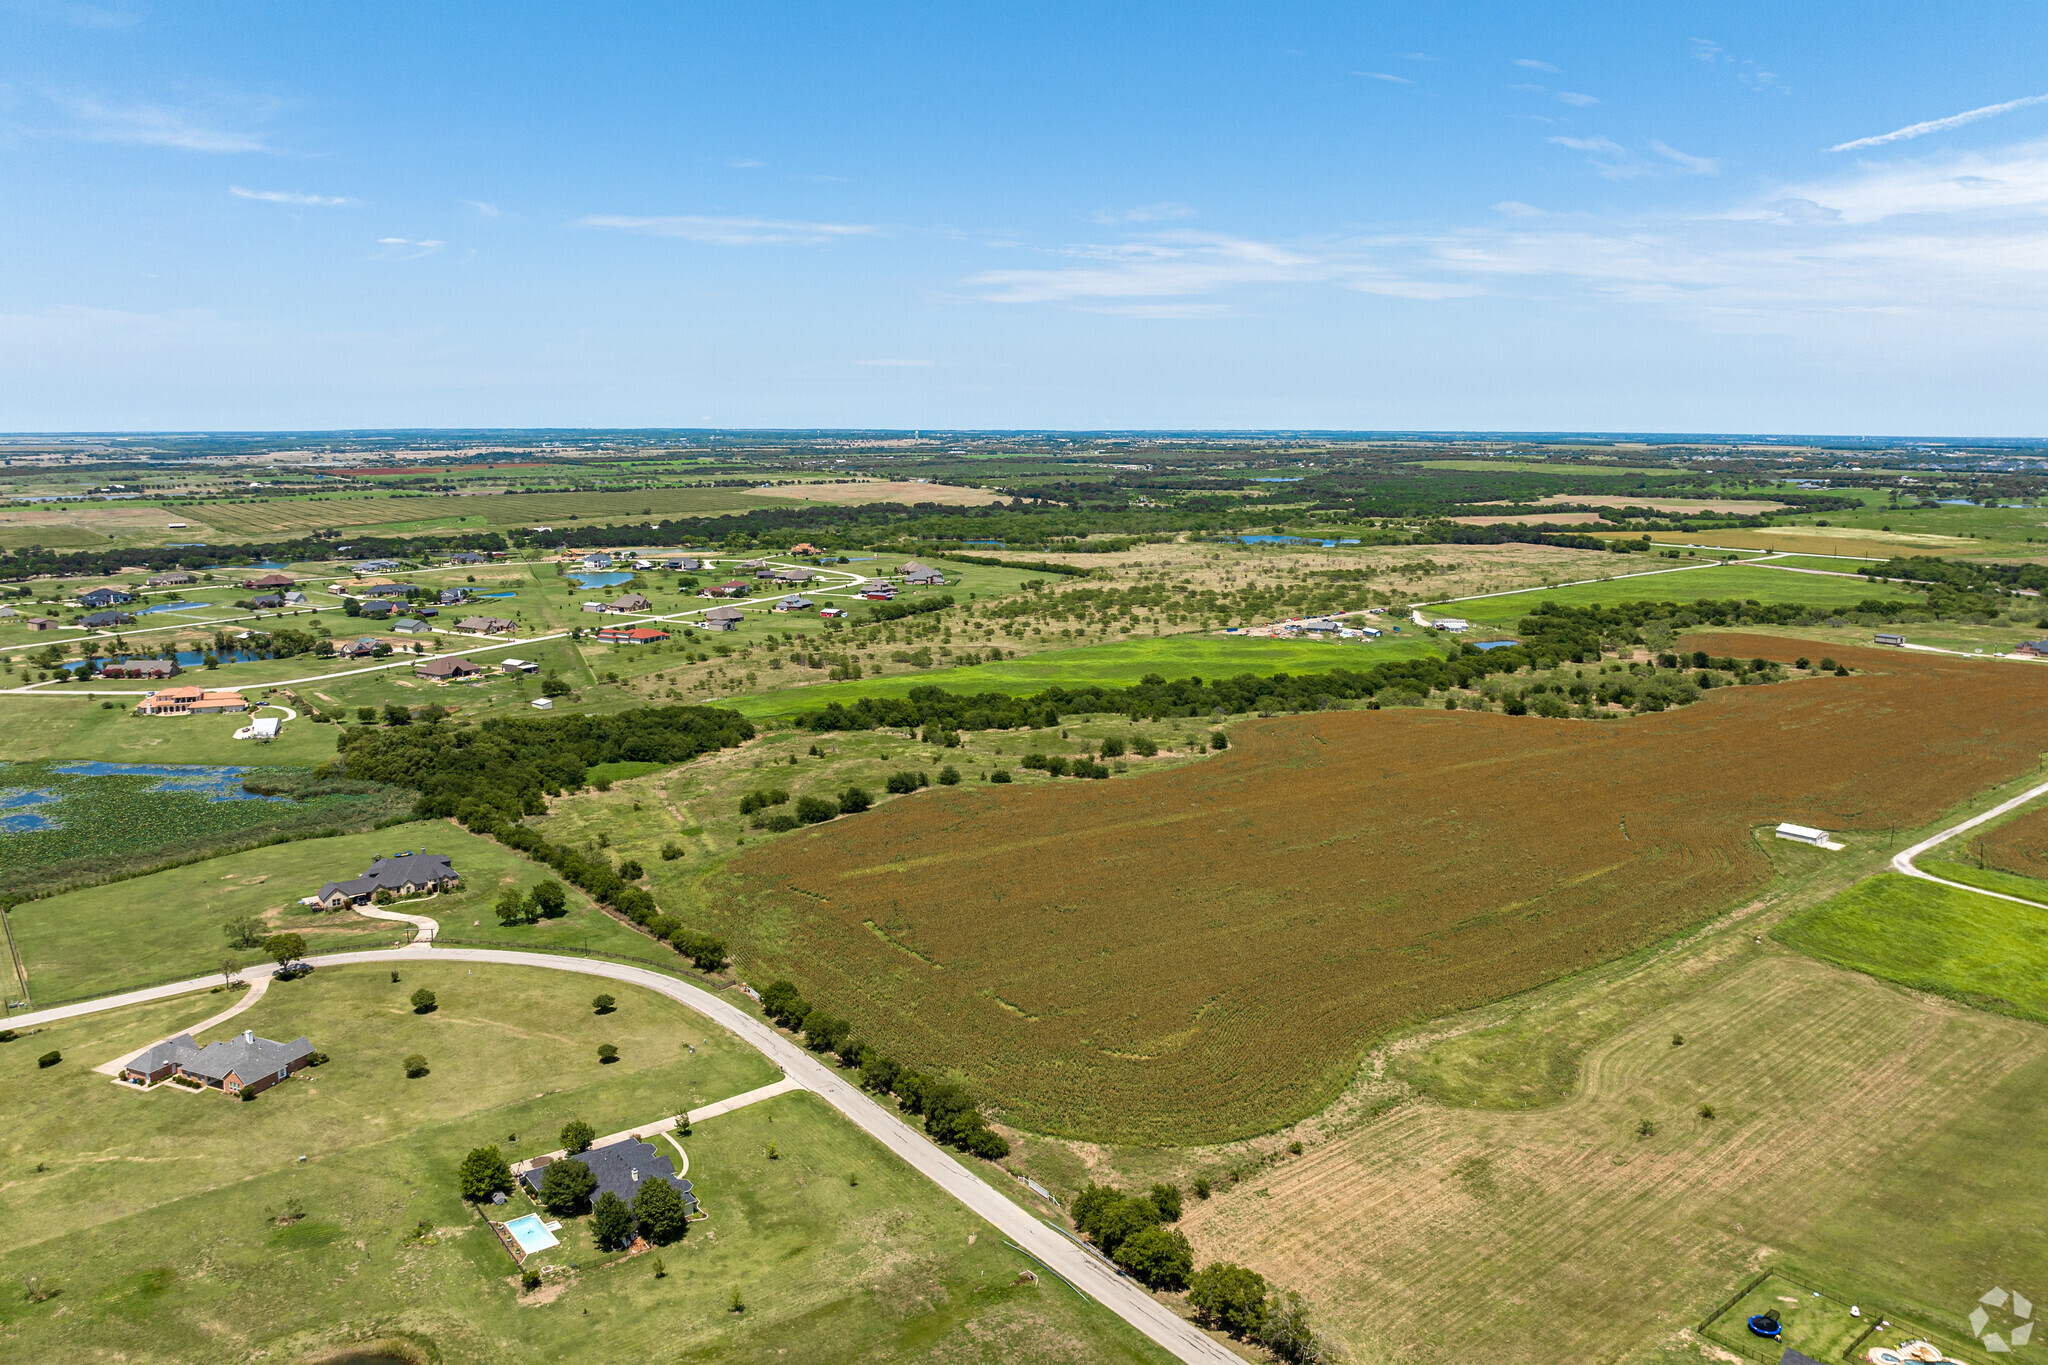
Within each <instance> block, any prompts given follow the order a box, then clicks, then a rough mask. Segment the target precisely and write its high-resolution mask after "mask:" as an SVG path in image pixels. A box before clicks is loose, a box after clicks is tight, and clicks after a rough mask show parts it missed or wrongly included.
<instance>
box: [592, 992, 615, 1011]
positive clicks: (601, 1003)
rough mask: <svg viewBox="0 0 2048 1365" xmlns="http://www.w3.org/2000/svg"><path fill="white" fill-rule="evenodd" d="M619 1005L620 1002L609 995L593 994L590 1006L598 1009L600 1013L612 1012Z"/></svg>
mask: <svg viewBox="0 0 2048 1365" xmlns="http://www.w3.org/2000/svg"><path fill="white" fill-rule="evenodd" d="M618 1007H619V1002H618V1001H616V1000H614V999H613V998H612V997H611V996H609V995H599V996H593V997H592V998H591V1001H590V1008H592V1009H594V1010H596V1011H597V1012H598V1013H599V1014H610V1013H611V1012H612V1011H613V1010H615V1009H617V1008H618Z"/></svg>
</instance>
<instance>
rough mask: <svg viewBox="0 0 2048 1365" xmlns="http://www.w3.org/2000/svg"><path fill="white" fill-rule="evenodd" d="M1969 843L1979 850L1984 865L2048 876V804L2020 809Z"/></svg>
mask: <svg viewBox="0 0 2048 1365" xmlns="http://www.w3.org/2000/svg"><path fill="white" fill-rule="evenodd" d="M1971 847H1972V848H1974V849H1976V850H1977V851H1978V852H1981V853H1982V855H1983V857H1984V863H1985V865H1986V866H1987V867H1996V868H2002V869H2004V870H2005V871H2007V872H2017V873H2018V874H2019V875H2020V876H2022V877H2040V878H2043V879H2044V880H2048V806H2043V807H2038V808H2036V809H2034V810H2029V811H2022V812H2021V813H2020V814H2019V815H2017V816H2015V817H2014V818H2012V819H2011V820H2008V821H2007V822H2006V823H2005V824H2003V825H2000V826H1999V827H1998V828H1997V829H1995V830H1993V831H1992V832H1991V833H1989V834H1986V835H1984V836H1983V837H1982V838H1981V839H1978V840H1974V841H1972V844H1971Z"/></svg>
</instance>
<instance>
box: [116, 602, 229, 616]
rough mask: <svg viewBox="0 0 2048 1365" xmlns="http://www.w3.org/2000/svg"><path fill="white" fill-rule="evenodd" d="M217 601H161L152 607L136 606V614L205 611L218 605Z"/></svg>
mask: <svg viewBox="0 0 2048 1365" xmlns="http://www.w3.org/2000/svg"><path fill="white" fill-rule="evenodd" d="M218 605H219V603H217V602H162V603H159V604H158V605H156V606H154V607H137V608H136V609H135V611H134V613H133V614H134V615H136V616H154V615H155V614H156V613H157V612H160V611H206V610H208V609H209V608H212V607H216V606H218Z"/></svg>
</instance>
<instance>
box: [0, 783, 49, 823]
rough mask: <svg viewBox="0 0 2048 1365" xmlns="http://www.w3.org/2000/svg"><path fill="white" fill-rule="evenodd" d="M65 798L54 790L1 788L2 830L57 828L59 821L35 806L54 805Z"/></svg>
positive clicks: (0, 821) (0, 814) (0, 819)
mask: <svg viewBox="0 0 2048 1365" xmlns="http://www.w3.org/2000/svg"><path fill="white" fill-rule="evenodd" d="M63 799H64V798H63V797H62V796H61V795H59V794H58V793H56V792H53V791H36V790H33V789H24V788H21V787H11V788H0V830H5V831H6V832H7V833H9V834H24V833H26V832H28V831H29V830H32V829H55V828H56V827H57V822H56V821H55V820H52V819H51V818H50V817H49V816H47V815H44V814H43V813H42V812H41V811H39V810H37V809H35V808H36V807H37V806H49V805H54V804H56V803H57V802H59V801H62V800H63Z"/></svg>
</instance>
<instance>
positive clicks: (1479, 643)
mask: <svg viewBox="0 0 2048 1365" xmlns="http://www.w3.org/2000/svg"><path fill="white" fill-rule="evenodd" d="M1520 643H1522V642H1521V641H1520V640H1474V641H1473V642H1472V648H1474V649H1513V648H1514V647H1515V646H1516V645H1518V644H1520Z"/></svg>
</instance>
